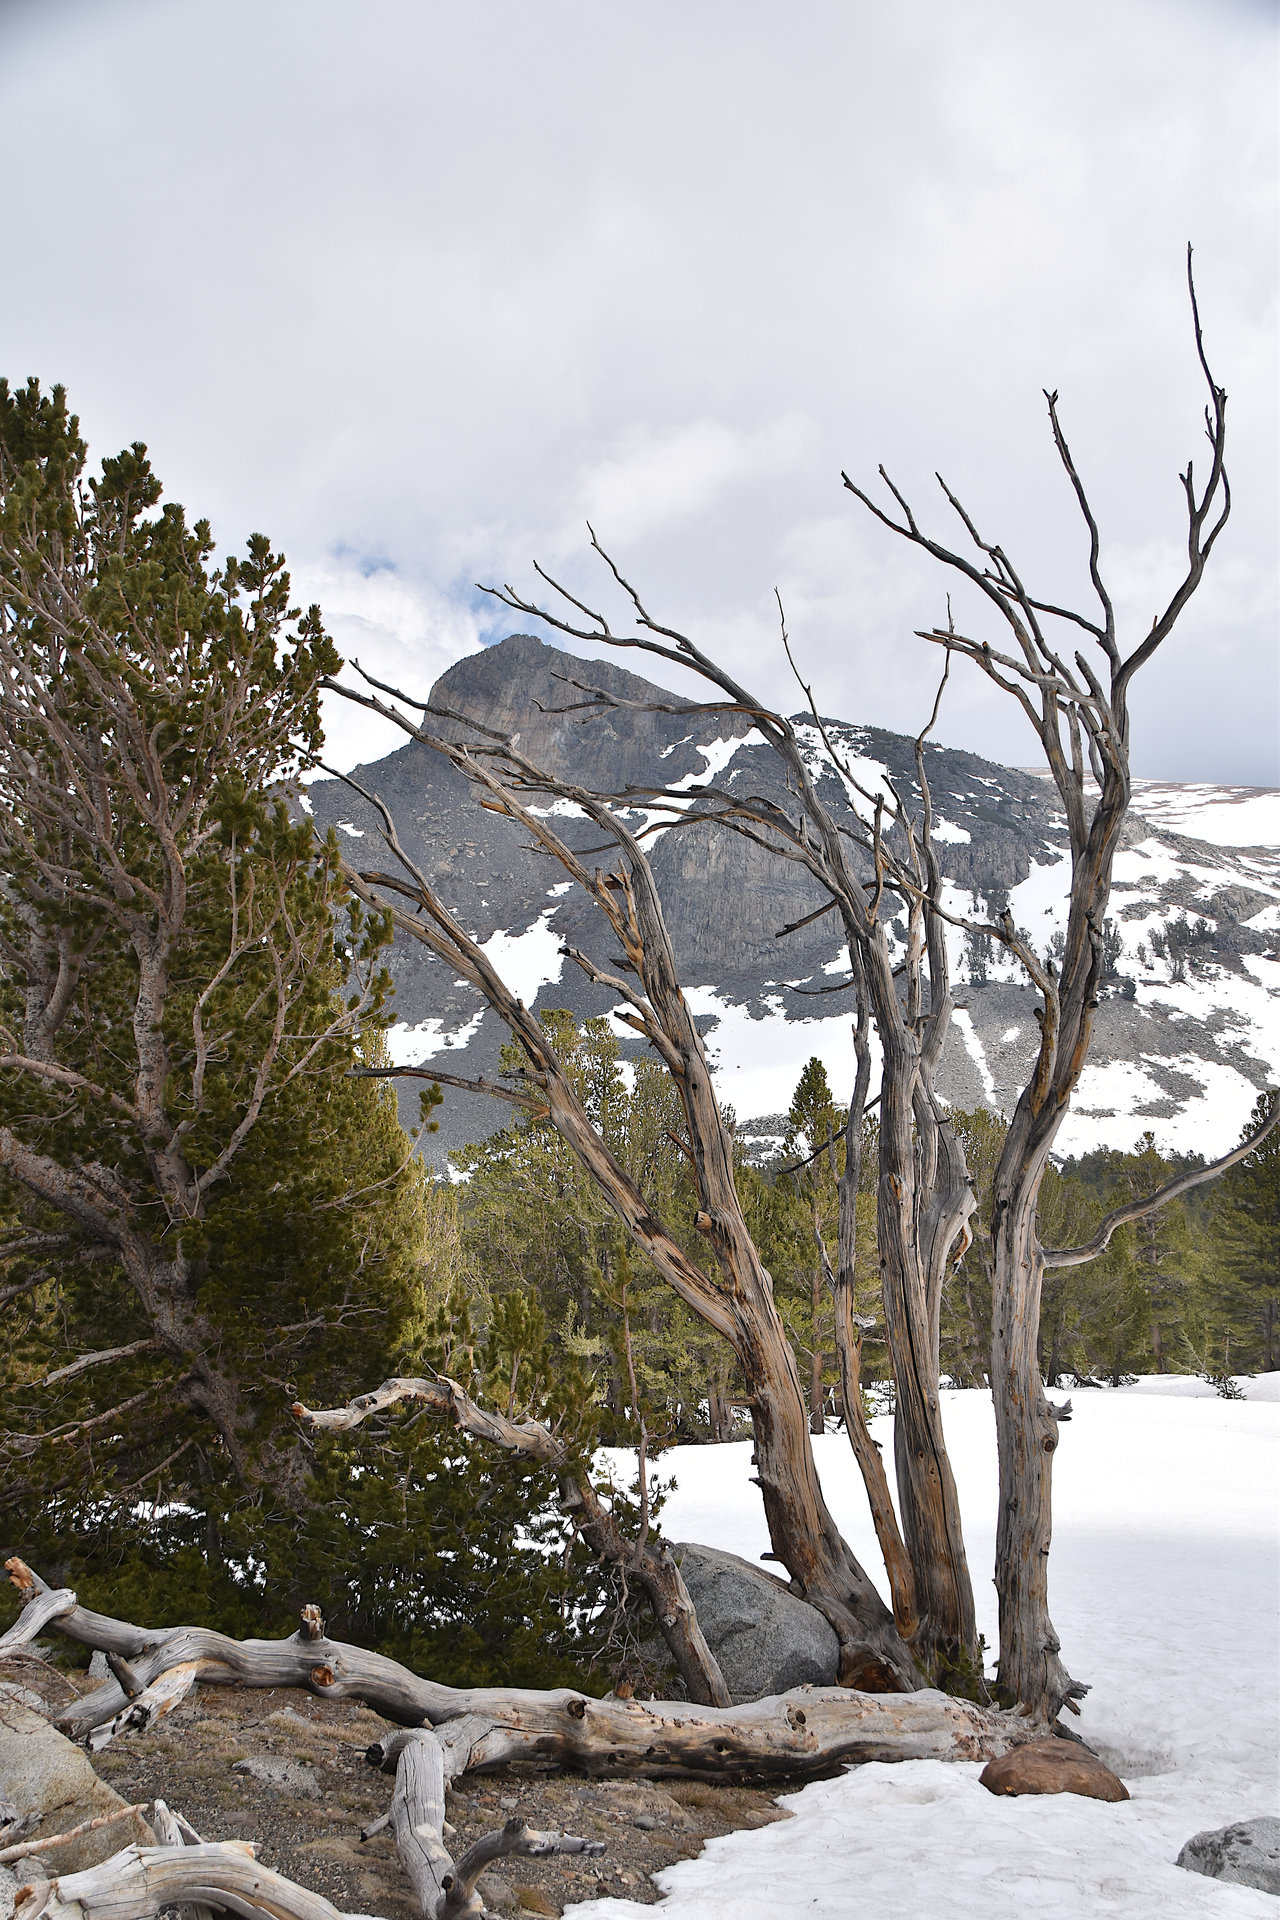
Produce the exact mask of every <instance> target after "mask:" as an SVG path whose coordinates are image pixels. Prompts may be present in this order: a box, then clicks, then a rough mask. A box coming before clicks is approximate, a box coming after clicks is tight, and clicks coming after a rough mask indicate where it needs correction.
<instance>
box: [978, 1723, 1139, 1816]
mask: <svg viewBox="0 0 1280 1920" xmlns="http://www.w3.org/2000/svg"><path fill="white" fill-rule="evenodd" d="M979 1777H980V1779H981V1781H982V1784H983V1786H984V1787H985V1788H986V1789H987V1792H988V1793H1081V1794H1083V1795H1084V1796H1085V1798H1086V1799H1088V1800H1127V1799H1128V1798H1129V1789H1128V1788H1127V1787H1126V1786H1125V1784H1124V1781H1123V1780H1120V1779H1118V1778H1117V1776H1116V1775H1115V1774H1114V1773H1112V1771H1111V1769H1110V1767H1104V1766H1103V1764H1102V1762H1101V1760H1099V1758H1098V1756H1097V1754H1096V1753H1090V1751H1089V1749H1088V1747H1082V1746H1080V1745H1079V1743H1078V1742H1077V1741H1075V1740H1062V1739H1059V1737H1058V1736H1057V1734H1050V1736H1049V1738H1048V1739H1047V1740H1029V1741H1028V1742H1027V1744H1026V1746H1024V1747H1014V1748H1012V1750H1011V1751H1010V1752H1008V1753H1006V1754H1002V1755H1001V1757H1000V1759H999V1760H992V1761H991V1762H990V1764H989V1765H987V1766H985V1767H984V1768H983V1770H982V1773H981V1775H980V1776H979Z"/></svg>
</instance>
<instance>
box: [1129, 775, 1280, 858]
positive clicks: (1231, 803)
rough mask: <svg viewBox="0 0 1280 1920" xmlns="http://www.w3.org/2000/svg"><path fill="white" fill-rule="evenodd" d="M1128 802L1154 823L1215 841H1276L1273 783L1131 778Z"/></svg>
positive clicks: (1279, 796)
mask: <svg viewBox="0 0 1280 1920" xmlns="http://www.w3.org/2000/svg"><path fill="white" fill-rule="evenodd" d="M1133 804H1134V807H1135V808H1136V809H1137V811H1138V812H1139V813H1140V814H1141V815H1142V816H1143V818H1144V819H1146V820H1150V821H1151V822H1152V824H1153V825H1155V826H1160V827H1166V828H1168V829H1170V830H1171V831H1172V832H1174V833H1185V834H1187V835H1188V836H1189V837H1190V838H1191V839H1195V840H1208V841H1211V842H1212V844H1213V845H1214V846H1217V847H1269V846H1275V845H1276V844H1277V842H1280V792H1277V791H1276V790H1275V789H1274V788H1272V787H1214V786H1207V785H1195V784H1185V785H1180V784H1176V783H1174V782H1172V781H1167V780H1135V781H1134V783H1133Z"/></svg>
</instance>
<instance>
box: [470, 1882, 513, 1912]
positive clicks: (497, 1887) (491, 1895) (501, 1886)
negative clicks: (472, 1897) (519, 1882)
mask: <svg viewBox="0 0 1280 1920" xmlns="http://www.w3.org/2000/svg"><path fill="white" fill-rule="evenodd" d="M476 1892H477V1893H478V1894H479V1895H480V1898H481V1899H482V1900H483V1901H484V1904H485V1905H486V1907H489V1908H491V1909H492V1911H493V1912H495V1913H514V1912H515V1910H516V1908H517V1907H518V1906H519V1905H520V1902H519V1900H518V1899H517V1898H516V1890H515V1888H514V1886H513V1885H512V1883H511V1882H510V1880H506V1879H504V1878H503V1876H502V1875H501V1874H500V1873H482V1874H481V1875H480V1878H479V1879H478V1880H477V1881H476Z"/></svg>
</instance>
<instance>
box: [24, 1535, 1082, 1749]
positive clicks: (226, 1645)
mask: <svg viewBox="0 0 1280 1920" xmlns="http://www.w3.org/2000/svg"><path fill="white" fill-rule="evenodd" d="M7 1564H8V1566H9V1568H10V1573H11V1575H12V1577H13V1578H14V1580H15V1582H16V1583H17V1584H18V1585H19V1587H20V1589H22V1590H23V1591H28V1592H30V1593H32V1594H37V1593H38V1592H39V1591H41V1590H42V1589H43V1586H44V1583H43V1582H42V1581H40V1580H39V1579H38V1576H37V1575H35V1574H33V1573H32V1572H31V1570H30V1569H29V1568H28V1567H26V1566H25V1565H24V1564H23V1563H22V1562H21V1561H10V1562H8V1563H7ZM56 1629H57V1631H58V1632H60V1633H64V1634H66V1635H67V1637H68V1638H69V1639H72V1640H75V1641H77V1642H78V1643H79V1644H81V1645H83V1646H90V1647H98V1646H102V1647H110V1648H114V1650H116V1651H117V1652H120V1653H123V1654H124V1656H125V1657H126V1659H127V1660H128V1661H129V1662H130V1665H131V1668H132V1670H133V1672H134V1673H135V1674H136V1676H137V1678H138V1679H139V1680H140V1681H141V1682H142V1683H143V1686H144V1690H145V1689H147V1688H149V1687H151V1686H152V1685H153V1684H154V1683H155V1682H157V1681H158V1680H159V1679H160V1677H161V1676H162V1675H165V1674H167V1673H168V1672H170V1671H171V1670H174V1669H177V1668H180V1667H183V1666H186V1665H188V1664H189V1665H190V1667H191V1668H192V1669H193V1672H192V1674H191V1675H190V1676H183V1679H184V1682H185V1684H187V1685H189V1684H191V1683H192V1682H193V1681H194V1680H199V1681H201V1682H203V1683H205V1684H212V1685H221V1686H243V1687H299V1688H302V1689H304V1690H306V1691H307V1692H310V1693H314V1694H316V1695H317V1696H318V1697H319V1698H321V1699H358V1700H362V1701H364V1703H365V1704H366V1705H367V1706H370V1707H372V1708H373V1709H374V1711H375V1712H377V1713H381V1714H383V1715H384V1716H385V1717H386V1718H387V1719H389V1720H393V1721H396V1722H397V1723H398V1724H399V1725H400V1726H402V1727H425V1726H430V1727H432V1728H434V1729H436V1730H437V1733H438V1737H439V1739H440V1741H441V1743H442V1745H443V1747H444V1750H445V1754H446V1767H447V1770H448V1772H449V1776H450V1777H451V1778H452V1777H454V1776H456V1775H457V1774H460V1773H463V1772H468V1771H471V1772H474V1771H487V1770H490V1769H492V1768H495V1767H500V1766H505V1765H507V1764H509V1763H510V1762H511V1761H514V1760H533V1759H536V1760H540V1761H542V1762H543V1763H546V1762H554V1763H558V1764H559V1765H561V1766H565V1767H570V1768H573V1769H575V1770H576V1771H580V1772H584V1773H589V1774H633V1775H639V1776H646V1777H650V1778H655V1779H657V1778H663V1777H679V1776H685V1777H690V1778H699V1779H713V1780H714V1779H742V1778H767V1779H787V1780H801V1779H806V1778H810V1777H812V1776H813V1775H815V1774H819V1773H825V1772H827V1771H829V1770H830V1769H831V1768H832V1767H834V1766H837V1765H839V1764H841V1763H842V1762H844V1763H859V1762H863V1761H868V1760H879V1761H895V1760H984V1761H985V1760H994V1759H997V1758H998V1757H999V1756H1000V1755H1001V1754H1003V1753H1007V1752H1008V1751H1009V1749H1010V1748H1011V1747H1015V1746H1019V1745H1021V1744H1022V1743H1023V1742H1024V1741H1027V1740H1033V1739H1036V1738H1037V1737H1039V1736H1040V1735H1042V1734H1044V1733H1045V1732H1047V1731H1048V1729H1047V1727H1046V1726H1045V1725H1044V1723H1043V1722H1041V1721H1039V1720H1036V1719H1034V1718H1032V1717H1030V1716H1028V1715H1025V1714H1021V1713H1016V1712H1015V1713H1006V1712H1002V1711H999V1710H997V1709H995V1708H992V1707H982V1706H978V1705H975V1704H974V1703H973V1702H972V1701H968V1700H957V1699H953V1698H952V1697H951V1696H950V1695H948V1694H944V1693H939V1692H936V1691H934V1690H933V1689H926V1690H922V1691H920V1692H917V1693H905V1694H904V1693H894V1694H882V1693H860V1692H858V1691H856V1690H855V1689H853V1688H846V1687H798V1688H796V1689H794V1690H793V1691H792V1692H791V1693H784V1694H778V1695H776V1696H774V1697H772V1698H770V1699H765V1700H757V1701H754V1702H753V1703H751V1704H750V1705H748V1706H743V1707H702V1706H692V1705H690V1704H689V1702H687V1701H681V1700H636V1699H626V1700H620V1699H616V1698H613V1697H609V1698H606V1699H603V1700H596V1699H592V1698H591V1697H590V1696H589V1695H587V1694H582V1693H579V1692H576V1691H575V1690H574V1689H573V1688H570V1687H559V1688H555V1689H553V1690H550V1691H547V1692H536V1691H533V1690H530V1689H522V1688H516V1687H447V1686H443V1685H441V1684H440V1683H439V1682H438V1681H432V1680H424V1679H422V1678H421V1677H420V1676H419V1675H418V1674H415V1673H411V1672H410V1671H409V1669H408V1668H407V1667H402V1666H401V1665H400V1664H399V1663H398V1662H397V1661H395V1660H388V1659H387V1658H386V1657H385V1656H384V1655H382V1654H377V1653H371V1652H369V1651H368V1650H367V1649H366V1648H363V1647H353V1646H350V1645H348V1644H347V1643H346V1642H344V1641H341V1640H330V1639H327V1638H323V1639H311V1638H308V1637H306V1635H305V1634H304V1633H302V1632H299V1633H296V1634H292V1635H290V1636H289V1637H288V1638H287V1639H284V1640H233V1639H231V1638H230V1637H229V1636H228V1635H226V1634H220V1633H214V1632H212V1631H211V1630H210V1629H208V1628H203V1627H165V1628H159V1629H151V1630H148V1629H146V1628H143V1627H137V1626H133V1625H132V1624H130V1623H129V1622H126V1621H120V1620H112V1619H109V1618H108V1617H107V1616H105V1615H102V1614H95V1613H91V1612H89V1611H88V1610H87V1609H85V1608H80V1607H77V1608H75V1609H74V1610H72V1611H70V1612H67V1613H63V1614H60V1615H59V1617H58V1619H57V1621H56ZM141 1699H142V1697H141V1696H140V1697H139V1699H138V1700H135V1701H134V1702H132V1703H129V1702H127V1701H126V1699H125V1697H124V1691H123V1689H122V1688H121V1687H120V1685H119V1683H118V1682H116V1681H114V1680H112V1681H109V1682H108V1683H107V1684H106V1685H105V1686H102V1687H100V1688H98V1690H97V1691H96V1692H95V1693H92V1694H90V1695H88V1696H87V1697H86V1698H85V1699H83V1700H79V1701H77V1702H76V1703H75V1704H74V1706H71V1707H69V1708H68V1709H67V1710H66V1712H65V1713H64V1714H63V1715H62V1717H61V1720H60V1722H59V1724H60V1725H61V1727H62V1728H63V1730H64V1731H65V1732H66V1733H68V1734H69V1735H71V1737H72V1738H78V1739H80V1740H86V1741H87V1740H88V1738H89V1736H90V1735H91V1734H92V1733H93V1731H94V1730H95V1729H97V1728H101V1727H103V1726H105V1725H107V1724H109V1723H114V1722H116V1721H118V1720H127V1713H126V1709H128V1708H129V1707H130V1705H132V1707H133V1708H136V1707H137V1706H139V1704H141Z"/></svg>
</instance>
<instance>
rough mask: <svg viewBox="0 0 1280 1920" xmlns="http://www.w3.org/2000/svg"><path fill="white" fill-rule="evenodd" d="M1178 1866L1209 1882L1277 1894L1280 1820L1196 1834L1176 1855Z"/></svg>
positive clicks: (1279, 1891) (1279, 1889)
mask: <svg viewBox="0 0 1280 1920" xmlns="http://www.w3.org/2000/svg"><path fill="white" fill-rule="evenodd" d="M1178 1865H1179V1866H1180V1867H1186V1868H1187V1869H1188V1871H1189V1872H1191V1873H1204V1874H1207V1875H1208V1876H1209V1878H1210V1879H1211V1880H1228V1881H1230V1882H1231V1883H1232V1885H1234V1886H1237V1887H1258V1888H1260V1889H1261V1891H1262V1892H1263V1893H1274V1894H1280V1820H1276V1819H1272V1818H1268V1817H1264V1818H1262V1819H1261V1820H1240V1821H1237V1823H1236V1825H1235V1826H1233V1827H1218V1828H1216V1829H1211V1830H1207V1831H1206V1832H1204V1833H1197V1834H1196V1835H1195V1836H1194V1838H1193V1839H1190V1840H1188V1842H1187V1844H1186V1846H1185V1847H1184V1848H1183V1849H1182V1852H1181V1853H1180V1854H1179V1855H1178Z"/></svg>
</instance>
